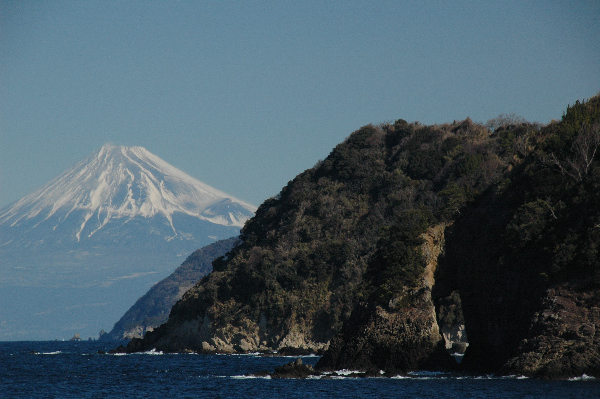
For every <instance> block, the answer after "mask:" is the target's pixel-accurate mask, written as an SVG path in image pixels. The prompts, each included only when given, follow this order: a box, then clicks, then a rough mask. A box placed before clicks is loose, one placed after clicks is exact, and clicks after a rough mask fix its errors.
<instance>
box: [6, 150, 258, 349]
mask: <svg viewBox="0 0 600 399" xmlns="http://www.w3.org/2000/svg"><path fill="white" fill-rule="evenodd" d="M255 211H256V208H255V207H254V206H252V205H250V204H247V203H245V202H243V201H240V200H238V199H236V198H234V197H232V196H230V195H228V194H226V193H224V192H222V191H219V190H217V189H215V188H212V187H210V186H208V185H207V184H205V183H202V182H200V181H198V180H196V179H194V178H192V177H190V176H188V175H187V174H185V173H184V172H182V171H181V170H179V169H177V168H175V167H173V166H171V165H169V164H168V163H167V162H165V161H163V160H162V159H160V158H159V157H157V156H156V155H154V154H152V153H150V152H149V151H147V150H146V149H144V148H142V147H124V146H116V145H110V144H107V145H104V146H103V147H102V148H100V149H98V150H97V151H95V152H94V153H92V154H91V155H90V156H88V157H87V158H85V159H83V160H81V161H80V162H79V163H77V164H76V165H75V166H74V167H73V168H71V169H69V170H67V171H65V172H64V173H63V174H61V175H60V176H58V177H57V178H55V179H54V180H52V181H50V182H49V183H47V184H46V185H45V186H43V187H42V188H40V189H39V190H37V191H35V192H33V193H31V194H29V195H27V196H25V197H23V198H22V199H21V200H19V201H17V202H15V203H13V204H11V205H9V206H7V207H5V208H3V209H0V298H2V299H1V300H2V304H3V306H1V307H0V340H4V341H7V340H44V339H56V338H69V337H71V336H73V335H74V334H75V333H78V334H80V336H82V337H88V336H89V337H93V336H97V335H98V332H99V331H100V330H101V329H103V328H107V327H108V328H110V326H112V325H113V324H114V322H115V321H116V320H118V319H119V317H120V316H121V315H122V314H123V313H124V312H125V311H126V310H127V309H128V308H129V306H131V304H132V303H134V302H135V300H136V299H137V298H139V297H140V296H141V295H142V294H144V293H145V292H146V291H147V290H148V289H149V288H150V287H151V286H152V284H153V283H155V282H157V281H159V280H161V279H162V278H164V277H166V276H167V275H169V274H170V273H171V272H172V271H173V270H174V269H175V268H176V267H177V266H178V265H179V264H181V262H182V260H183V259H185V258H186V257H187V256H188V255H189V254H190V253H192V252H193V251H195V250H196V249H198V248H201V247H204V246H206V245H208V244H211V243H213V242H215V241H217V240H220V239H225V238H229V237H232V236H235V235H238V234H239V231H240V228H241V227H243V225H244V223H245V221H246V220H248V219H249V218H251V217H252V216H253V215H254V212H255Z"/></svg>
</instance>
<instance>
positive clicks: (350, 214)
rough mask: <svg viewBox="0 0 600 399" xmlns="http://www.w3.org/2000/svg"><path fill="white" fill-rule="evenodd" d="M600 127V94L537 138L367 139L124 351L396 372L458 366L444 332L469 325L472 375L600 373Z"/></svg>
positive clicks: (435, 131)
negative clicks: (247, 356)
mask: <svg viewBox="0 0 600 399" xmlns="http://www.w3.org/2000/svg"><path fill="white" fill-rule="evenodd" d="M599 121H600V98H598V97H596V98H594V99H592V100H590V101H589V102H587V103H582V104H579V103H578V104H576V105H575V106H573V107H570V108H569V109H568V110H567V113H566V114H565V116H564V117H563V120H562V121H561V122H557V123H552V124H550V125H548V126H546V127H544V128H542V129H540V127H539V126H536V125H531V124H525V123H524V124H519V125H501V126H500V127H499V128H498V129H496V130H495V131H494V132H490V131H489V130H487V129H486V128H485V127H483V126H481V125H478V124H475V123H473V122H472V121H470V120H469V119H467V120H465V121H462V122H458V123H454V124H452V125H440V126H421V125H418V124H408V123H406V122H405V121H402V120H400V121H397V122H396V123H395V124H394V125H385V126H382V127H373V126H367V127H365V128H363V129H360V130H359V131H357V132H355V133H353V134H352V135H351V136H350V137H349V138H348V139H347V140H346V141H345V142H344V143H342V144H340V145H338V146H337V147H336V148H335V149H334V150H333V151H332V153H331V154H330V155H329V157H328V158H327V159H325V160H324V161H323V162H321V163H319V164H318V165H317V166H315V168H313V169H310V170H307V171H306V172H304V173H303V174H301V175H299V176H297V177H296V178H295V179H294V180H293V181H291V182H290V183H289V184H288V186H287V187H285V188H284V189H283V190H282V192H281V194H280V195H279V196H278V197H276V198H272V199H270V200H268V201H266V202H265V203H264V204H263V205H261V207H260V208H259V209H258V211H257V213H256V216H255V217H254V218H253V219H251V220H250V221H249V222H248V223H247V224H246V225H245V227H244V229H243V230H242V234H241V239H242V243H241V244H240V245H238V246H236V247H235V248H234V249H233V250H232V251H231V252H230V253H229V254H228V256H227V257H224V258H219V259H217V260H215V262H213V269H214V271H213V273H211V274H210V275H209V276H207V277H205V278H204V279H203V280H202V281H200V282H199V283H198V284H197V285H196V286H194V287H193V288H192V289H190V290H189V291H188V292H187V293H186V295H184V297H183V298H182V299H181V300H180V301H179V302H178V303H177V304H176V305H175V306H174V307H173V309H172V311H171V314H170V317H169V321H168V322H167V323H166V324H164V325H163V326H161V327H160V328H158V329H157V330H155V331H153V332H150V333H147V334H146V336H145V337H144V339H143V340H133V341H132V342H131V344H130V345H129V347H128V348H127V350H128V351H136V350H144V349H149V348H152V347H155V348H158V349H161V350H166V351H183V350H193V351H200V352H215V351H217V352H218V351H225V352H234V351H235V352H246V351H256V350H265V351H275V350H282V349H284V348H285V347H288V346H292V347H295V348H304V349H313V350H319V349H325V348H328V350H327V352H326V354H325V355H324V356H323V358H322V359H321V362H320V363H319V368H321V369H332V368H352V369H363V370H368V371H371V370H373V369H383V370H386V371H387V372H389V373H391V374H392V373H397V372H406V371H410V370H415V369H422V368H428V369H432V368H438V369H439V368H442V369H451V368H453V367H456V364H455V363H452V361H451V360H450V358H449V356H448V355H447V353H446V351H445V348H446V343H445V341H444V339H443V338H442V335H441V334H440V331H441V330H446V331H452V329H458V328H459V326H461V325H462V324H463V322H464V326H465V330H466V334H468V337H469V347H468V349H467V351H466V354H465V357H464V360H463V362H462V363H461V367H462V368H463V369H465V370H469V371H476V372H499V373H509V374H513V373H520V374H526V375H531V376H536V377H547V378H564V377H568V376H575V375H581V374H582V373H586V374H588V375H599V372H598V359H599V358H600V347H599V346H598V341H597V337H596V331H598V298H600V295H599V294H598V291H599V288H600V257H599V255H598V254H599V252H598V242H600V228H599V227H598V226H600V166H599V165H598V162H597V149H598V148H600V132H599V129H598V126H599V125H598V122H599ZM440 325H441V327H440ZM334 337H335V338H334Z"/></svg>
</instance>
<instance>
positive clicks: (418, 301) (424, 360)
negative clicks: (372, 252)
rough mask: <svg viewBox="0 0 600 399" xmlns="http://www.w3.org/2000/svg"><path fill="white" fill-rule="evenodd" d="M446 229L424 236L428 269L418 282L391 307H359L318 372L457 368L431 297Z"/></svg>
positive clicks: (398, 296)
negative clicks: (447, 348) (447, 350)
mask: <svg viewBox="0 0 600 399" xmlns="http://www.w3.org/2000/svg"><path fill="white" fill-rule="evenodd" d="M444 228H445V226H444V225H438V226H435V227H432V228H429V229H428V230H427V232H426V233H425V234H423V235H422V237H423V244H422V253H423V257H424V258H425V262H426V266H425V270H424V271H423V274H422V276H421V281H420V284H418V285H417V286H415V287H413V288H412V289H410V290H403V292H401V293H398V294H399V295H396V296H394V298H393V299H392V300H390V302H389V303H388V305H387V306H380V305H373V302H370V303H361V304H359V305H358V306H357V307H356V308H355V310H354V312H353V313H352V316H351V317H350V320H348V321H347V322H346V324H345V325H344V329H343V330H342V333H341V334H339V335H338V336H336V337H335V338H334V340H333V341H332V343H331V345H330V348H329V350H328V351H327V352H326V353H325V355H324V356H323V358H322V359H321V360H320V361H319V363H318V365H317V369H320V370H340V369H351V370H363V371H370V370H377V371H378V370H384V371H385V372H386V373H388V374H390V375H394V374H397V373H399V372H400V373H404V372H407V371H411V370H419V369H438V370H439V369H446V370H448V369H452V368H454V367H456V362H454V360H453V359H452V358H451V357H450V355H448V353H447V352H446V350H445V349H446V348H445V346H446V345H445V341H444V339H443V337H442V336H441V334H440V328H439V326H438V323H437V317H436V310H435V306H434V304H433V301H432V296H431V292H432V288H433V286H434V284H435V280H434V275H435V271H436V268H437V260H438V257H439V255H440V253H441V252H442V251H443V249H444Z"/></svg>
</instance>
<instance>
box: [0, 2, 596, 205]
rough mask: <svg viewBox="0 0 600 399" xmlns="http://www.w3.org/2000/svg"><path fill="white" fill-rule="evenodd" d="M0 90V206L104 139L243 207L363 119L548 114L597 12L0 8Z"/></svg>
mask: <svg viewBox="0 0 600 399" xmlns="http://www.w3.org/2000/svg"><path fill="white" fill-rule="evenodd" d="M0 84H1V85H0V206H5V205H7V204H9V203H11V202H13V201H16V200H17V199H19V198H21V197H22V196H24V195H26V194H28V193H30V192H32V191H33V190H35V189H37V188H39V187H40V186H42V185H43V184H44V183H46V182H47V181H49V180H50V179H52V178H54V177H56V176H57V175H59V174H60V173H61V172H62V171H64V170H65V169H67V168H69V167H71V166H73V164H74V163H76V162H77V161H78V160H80V159H81V158H83V157H85V156H87V155H89V154H90V153H91V152H93V151H94V150H96V149H97V148H99V147H100V146H102V145H103V144H105V143H107V142H112V143H114V144H121V145H129V146H133V145H139V146H143V147H145V148H146V149H148V150H149V151H150V152H152V153H154V154H156V155H158V156H159V157H161V158H162V159H164V160H165V161H167V162H169V163H170V164H172V165H173V166H175V167H177V168H179V169H182V170H183V171H185V172H187V173H188V174H190V175H191V176H193V177H195V178H197V179H199V180H201V181H203V182H205V183H207V184H209V185H212V186H214V187H215V188H217V189H220V190H222V191H225V192H227V193H229V194H231V195H233V196H235V197H238V198H240V199H242V200H245V201H247V202H250V203H252V204H254V205H259V204H260V203H262V202H263V201H264V200H265V199H267V198H269V197H270V196H273V195H275V194H277V193H278V192H279V191H280V189H281V188H282V187H283V186H284V185H285V184H287V182H288V181H289V180H291V179H292V178H294V176H296V175H297V174H298V173H300V172H302V171H304V170H305V169H308V168H310V167H312V166H313V165H314V164H315V163H316V162H317V161H318V160H319V159H323V158H325V157H326V156H327V155H328V154H329V152H330V151H331V149H332V148H333V147H334V146H335V145H336V144H338V143H339V142H341V141H342V140H343V139H344V138H345V137H347V136H348V135H349V134H350V133H351V132H352V131H354V130H356V129H358V128H360V127H361V126H363V125H366V124H369V123H374V124H378V123H382V122H389V121H394V120H396V119H400V118H402V119H405V120H407V121H410V122H412V121H420V122H422V123H426V124H431V123H444V122H452V121H453V120H459V119H464V118H466V117H471V118H472V119H473V120H475V121H481V122H485V121H486V120H488V119H490V118H493V117H496V116H498V115H499V114H500V113H516V114H518V115H520V116H522V117H524V118H526V119H528V120H531V121H538V122H542V123H547V122H549V121H550V120H551V119H553V118H555V119H559V118H560V117H561V116H562V114H563V111H564V110H565V109H566V106H567V105H568V104H572V103H574V102H575V101H576V100H578V99H579V100H582V99H585V98H589V97H591V96H593V95H595V94H597V93H598V92H599V91H600V1H598V0H588V1H585V0H571V1H555V0H547V1H529V0H518V1H502V0H494V1H375V0H369V1H351V0H345V1H306V0H303V1H293V2H292V1H280V0H278V1H224V0H221V1H129V0H127V1H90V0H86V1H60V0H57V1H26V0H23V1H6V0H0Z"/></svg>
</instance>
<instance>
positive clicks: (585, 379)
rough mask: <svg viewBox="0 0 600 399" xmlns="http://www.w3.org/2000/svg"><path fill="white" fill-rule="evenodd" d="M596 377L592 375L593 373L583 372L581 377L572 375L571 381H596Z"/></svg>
mask: <svg viewBox="0 0 600 399" xmlns="http://www.w3.org/2000/svg"><path fill="white" fill-rule="evenodd" d="M595 380H596V377H592V376H591V375H587V374H583V375H581V376H579V377H571V378H569V381H595Z"/></svg>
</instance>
